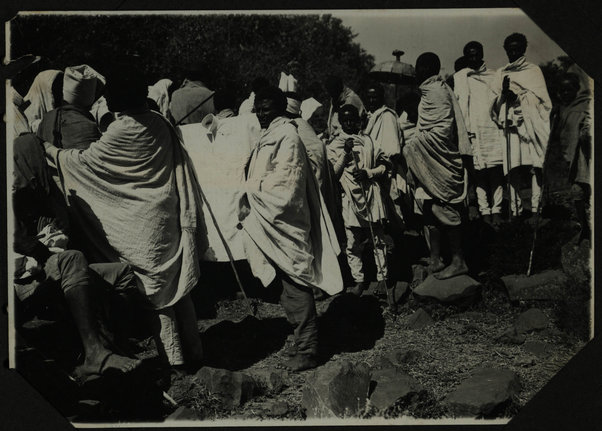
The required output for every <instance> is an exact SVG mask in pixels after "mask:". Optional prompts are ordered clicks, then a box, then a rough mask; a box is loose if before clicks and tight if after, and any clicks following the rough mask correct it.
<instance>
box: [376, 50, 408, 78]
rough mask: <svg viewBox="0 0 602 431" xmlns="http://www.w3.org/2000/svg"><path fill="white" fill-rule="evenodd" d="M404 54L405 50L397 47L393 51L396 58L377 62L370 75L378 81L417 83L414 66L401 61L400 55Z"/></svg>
mask: <svg viewBox="0 0 602 431" xmlns="http://www.w3.org/2000/svg"><path fill="white" fill-rule="evenodd" d="M403 54H404V52H403V51H401V50H399V49H396V50H395V51H393V55H394V56H395V60H391V61H385V62H384V63H379V64H377V65H376V66H374V67H373V68H372V70H371V71H370V73H368V76H369V77H370V78H372V79H374V80H375V81H378V82H385V83H388V84H396V85H413V84H414V83H415V77H416V72H415V71H414V66H412V65H411V64H408V63H403V62H401V61H399V57H401V56H402V55H403Z"/></svg>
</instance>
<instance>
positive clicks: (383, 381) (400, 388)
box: [370, 367, 424, 410]
mask: <svg viewBox="0 0 602 431" xmlns="http://www.w3.org/2000/svg"><path fill="white" fill-rule="evenodd" d="M372 382H373V383H375V387H374V390H373V391H372V393H371V394H370V404H372V405H373V406H374V407H376V408H378V409H380V410H384V409H386V408H388V407H391V406H392V405H393V404H395V401H397V400H398V399H400V398H403V397H406V396H408V395H411V394H415V393H418V392H421V391H423V390H424V389H423V388H422V386H420V384H419V383H418V382H417V381H416V380H414V379H413V378H412V377H410V376H409V375H407V374H406V373H404V372H402V371H401V370H399V369H398V368H395V367H391V368H383V369H380V370H373V371H372Z"/></svg>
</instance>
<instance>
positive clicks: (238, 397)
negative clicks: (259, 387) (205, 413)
mask: <svg viewBox="0 0 602 431" xmlns="http://www.w3.org/2000/svg"><path fill="white" fill-rule="evenodd" d="M196 377H197V378H198V379H199V381H200V382H201V383H202V384H204V385H205V387H206V388H207V390H208V391H209V392H211V393H212V394H214V395H215V396H216V397H217V398H219V399H220V400H221V401H222V403H223V404H224V406H225V407H228V408H233V407H237V406H240V405H242V404H244V403H245V402H246V401H247V400H249V399H251V397H252V396H253V392H254V390H255V387H256V384H255V381H254V380H253V378H252V377H251V376H248V375H246V374H243V373H240V372H237V371H229V370H223V369H220V368H212V367H203V368H201V369H200V370H199V371H198V372H197V374H196Z"/></svg>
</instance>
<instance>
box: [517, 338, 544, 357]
mask: <svg viewBox="0 0 602 431" xmlns="http://www.w3.org/2000/svg"><path fill="white" fill-rule="evenodd" d="M523 349H524V350H525V352H528V353H531V354H533V355H535V356H537V357H538V358H542V357H545V356H546V355H547V354H548V353H550V350H551V346H550V344H548V343H545V342H543V341H527V342H526V343H525V344H524V345H523Z"/></svg>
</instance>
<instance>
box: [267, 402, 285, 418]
mask: <svg viewBox="0 0 602 431" xmlns="http://www.w3.org/2000/svg"><path fill="white" fill-rule="evenodd" d="M288 410H289V408H288V404H287V403H286V402H285V401H273V402H271V403H269V409H268V414H269V415H270V416H284V415H285V414H287V413H288Z"/></svg>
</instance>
